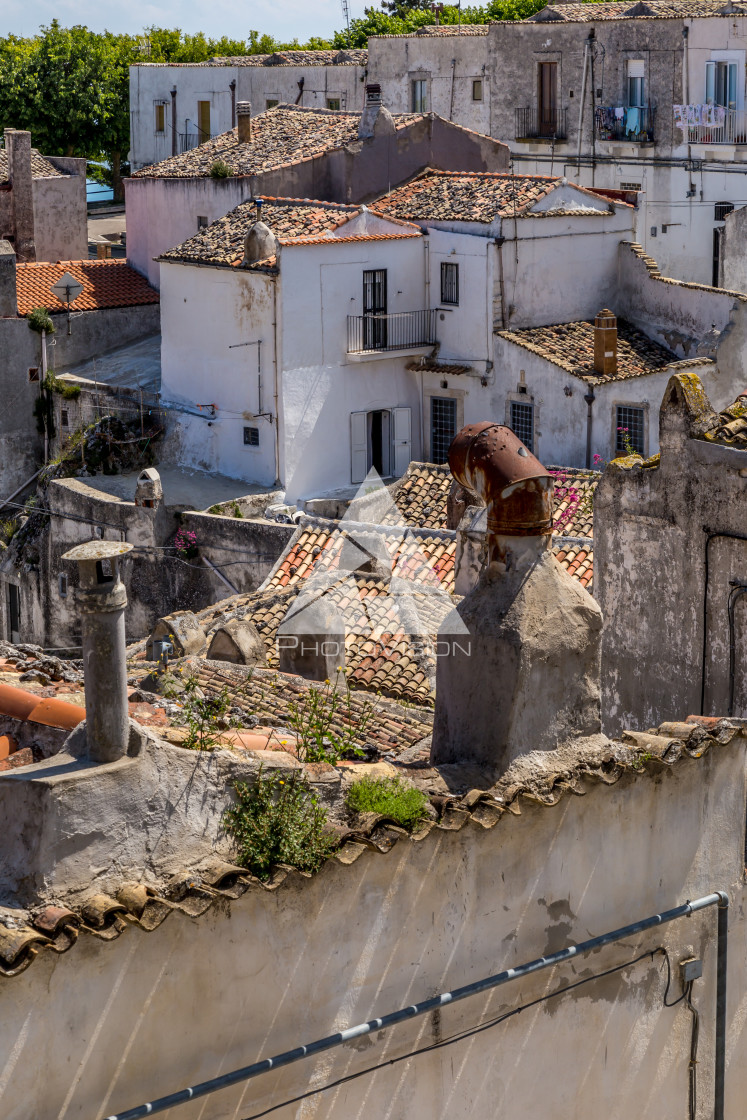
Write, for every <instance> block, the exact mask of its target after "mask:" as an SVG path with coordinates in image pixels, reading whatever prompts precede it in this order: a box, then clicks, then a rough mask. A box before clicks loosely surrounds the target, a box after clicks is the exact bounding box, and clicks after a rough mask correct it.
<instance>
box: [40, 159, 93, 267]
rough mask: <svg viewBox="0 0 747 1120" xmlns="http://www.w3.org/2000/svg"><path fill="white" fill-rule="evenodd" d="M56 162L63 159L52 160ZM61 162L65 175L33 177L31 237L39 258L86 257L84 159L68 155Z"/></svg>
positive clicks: (58, 162)
mask: <svg viewBox="0 0 747 1120" xmlns="http://www.w3.org/2000/svg"><path fill="white" fill-rule="evenodd" d="M50 162H55V165H57V164H61V163H62V162H63V161H62V160H58V161H52V160H50ZM64 162H65V163H66V164H76V165H77V166H76V167H67V166H66V167H63V166H60V167H59V170H60V171H65V172H66V173H67V174H66V176H65V178H61V177H58V178H49V179H34V188H33V197H34V240H35V242H36V259H37V260H38V261H83V260H87V259H88V226H87V210H86V161H85V160H84V159H75V160H73V159H69V160H65V161H64Z"/></svg>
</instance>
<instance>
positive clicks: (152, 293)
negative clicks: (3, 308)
mask: <svg viewBox="0 0 747 1120" xmlns="http://www.w3.org/2000/svg"><path fill="white" fill-rule="evenodd" d="M66 272H69V273H70V274H71V275H72V276H74V277H75V279H76V280H78V281H80V283H81V284H82V285H83V291H82V292H81V294H80V295H79V296H78V298H77V299H76V301H75V303H74V304H72V305H71V307H72V310H73V311H98V310H101V309H102V308H105V307H138V306H140V305H141V304H146V303H158V292H157V291H156V290H155V288H151V286H150V284H149V283H148V281H147V280H146V279H145V277H144V276H141V275H140V273H139V272H136V271H135V269H134V268H131V267H130V265H128V264H127V262H126V261H122V260H104V261H57V263H56V264H19V265H18V266H17V270H16V285H17V289H18V314H19V315H28V313H29V311H33V309H34V308H35V307H46V309H47V310H48V311H52V312H57V311H65V310H67V308H66V305H65V304H64V303H61V302H60V300H58V299H57V298H56V296H54V295H52V293H51V291H50V288H51V287H52V285H53V284H55V283H56V282H57V281H58V280H59V279H60V277H62V276H64V274H65V273H66Z"/></svg>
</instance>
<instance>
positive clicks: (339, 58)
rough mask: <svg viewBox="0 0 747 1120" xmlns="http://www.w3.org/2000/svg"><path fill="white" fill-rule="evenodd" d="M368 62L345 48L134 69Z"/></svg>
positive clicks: (156, 64) (221, 57)
mask: <svg viewBox="0 0 747 1120" xmlns="http://www.w3.org/2000/svg"><path fill="white" fill-rule="evenodd" d="M367 62H368V51H367V50H365V49H360V48H358V47H353V48H350V49H348V48H347V47H345V48H343V49H342V50H318V51H305V50H280V51H273V53H272V54H239V55H228V54H223V55H215V56H214V57H213V58H208V59H205V60H204V61H203V62H137V63H135V65H136V66H151V67H153V68H156V67H160V68H161V69H166V68H168V69H170V68H171V67H178V68H180V69H185V70H186V69H189V68H190V67H194V68H197V67H201V68H202V69H206V68H209V67H211V66H365V65H366V63H367Z"/></svg>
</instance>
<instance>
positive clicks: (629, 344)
mask: <svg viewBox="0 0 747 1120" xmlns="http://www.w3.org/2000/svg"><path fill="white" fill-rule="evenodd" d="M496 334H497V335H498V336H499V337H500V338H505V339H506V340H507V341H508V342H514V343H516V345H517V346H523V347H524V349H525V350H531V351H532V353H533V354H539V355H540V357H542V358H546V359H547V361H548V362H552V363H553V365H556V366H559V367H560V368H561V369H564V370H567V371H568V373H572V374H573V375H574V376H575V377H580V378H582V379H583V380H584V381H588V382H590V383H592V384H594V385H602V384H605V383H606V382H609V381H623V380H626V379H627V378H630V377H642V376H644V375H645V374H647V373H656V372H658V371H659V370H662V369H667V368H668V367H669V366H674V365H677V364H678V363H679V362H680V359H679V358H678V357H677V355H676V354H673V353H672V351H671V350H667V348H666V347H665V346H662V345H661V344H660V343H658V342H654V341H653V339H651V338H649V337H648V335H645V334H644V333H643V331H639V330H638V329H637V327H634V326H633V325H632V324H631V323H628V322H626V321H625V320H624V319H618V320H617V373H615V374H608V375H606V376H602V375H600V374H598V373H595V371H594V321H593V320H591V319H589V320H586V319H584V320H581V322H577V323H556V324H553V325H552V326H547V327H526V328H524V329H522V330H516V331H496ZM694 361H695V362H698V361H710V359H694ZM682 364H683V365H692V364H693V362H683V363H682Z"/></svg>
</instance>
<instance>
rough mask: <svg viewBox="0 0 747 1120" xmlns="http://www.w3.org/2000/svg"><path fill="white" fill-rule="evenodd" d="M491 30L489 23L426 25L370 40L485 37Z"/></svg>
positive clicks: (373, 37) (377, 36) (373, 36)
mask: <svg viewBox="0 0 747 1120" xmlns="http://www.w3.org/2000/svg"><path fill="white" fill-rule="evenodd" d="M489 30H490V28H489V25H488V24H487V23H461V24H454V23H446V24H443V23H442V24H439V25H438V26H436V25H435V24H426V26H425V27H419V28H418V30H417V31H408V32H407V33H406V34H405V35H369V39H421V38H426V39H429V38H438V39H446V38H453V37H454V36H458V35H472V36H475V35H478V36H484V35H487V34H488V31H489Z"/></svg>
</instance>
